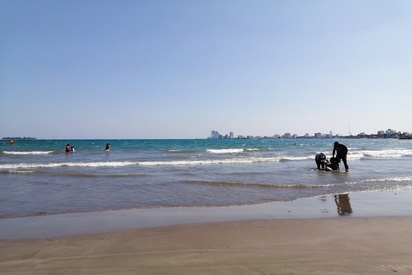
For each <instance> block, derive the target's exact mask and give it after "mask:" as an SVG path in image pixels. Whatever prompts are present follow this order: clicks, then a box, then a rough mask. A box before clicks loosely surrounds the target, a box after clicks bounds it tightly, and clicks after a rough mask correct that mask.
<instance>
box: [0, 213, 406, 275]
mask: <svg viewBox="0 0 412 275" xmlns="http://www.w3.org/2000/svg"><path fill="white" fill-rule="evenodd" d="M0 273H1V274H332V273H333V274H412V218H411V217H391V218H353V217H340V218H326V219H310V220H307V219H301V220H266V221H235V222H219V223H206V224H188V225H177V226H168V227H158V228H152V229H138V230H132V231H127V232H121V233H108V234H94V235H88V236H83V237H79V236H77V237H63V238H56V239H40V240H14V241H0Z"/></svg>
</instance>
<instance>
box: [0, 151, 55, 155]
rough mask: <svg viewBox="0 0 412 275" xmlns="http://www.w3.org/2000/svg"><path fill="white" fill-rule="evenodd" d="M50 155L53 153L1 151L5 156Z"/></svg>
mask: <svg viewBox="0 0 412 275" xmlns="http://www.w3.org/2000/svg"><path fill="white" fill-rule="evenodd" d="M51 153H53V151H27V152H24V151H3V154H5V155H47V154H51Z"/></svg>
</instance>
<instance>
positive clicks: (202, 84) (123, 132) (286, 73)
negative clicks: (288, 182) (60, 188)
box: [0, 0, 412, 138]
mask: <svg viewBox="0 0 412 275" xmlns="http://www.w3.org/2000/svg"><path fill="white" fill-rule="evenodd" d="M411 117H412V1H408V0H385V1H382V0H342V1H340V0H334V1H328V0H325V1H320V0H313V1H308V0H300V1H299V0H293V1H287V0H284V1H277V0H272V1H267V0H257V1H255V0H204V1H193V0H185V1H181V0H147V1H143V0H139V1H138V0H135V1H133V0H111V1H107V0H71V1H55V0H0V137H4V136H33V137H37V138H205V137H207V136H209V135H210V131H211V130H217V131H219V132H221V133H222V134H226V133H229V132H231V131H232V132H234V133H235V135H274V134H283V133H285V132H290V133H296V134H299V135H303V134H305V133H309V134H310V135H313V134H314V133H315V132H322V133H329V131H332V132H333V134H345V135H346V134H348V133H349V128H350V130H351V132H352V134H358V133H360V132H365V133H367V134H372V133H376V131H378V130H387V129H388V128H391V129H395V130H398V131H402V132H405V131H407V132H412V123H411ZM349 125H350V127H349Z"/></svg>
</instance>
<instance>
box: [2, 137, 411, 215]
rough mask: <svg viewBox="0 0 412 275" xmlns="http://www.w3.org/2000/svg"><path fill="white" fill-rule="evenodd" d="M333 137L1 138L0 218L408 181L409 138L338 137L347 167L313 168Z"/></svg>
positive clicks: (233, 201) (403, 186)
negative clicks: (11, 140)
mask: <svg viewBox="0 0 412 275" xmlns="http://www.w3.org/2000/svg"><path fill="white" fill-rule="evenodd" d="M334 141H335V139H223V140H217V139H190V140H16V141H15V145H13V146H12V145H10V144H9V141H7V140H1V141H0V190H1V192H0V218H2V219H5V218H15V217H28V216H39V215H57V214H63V213H81V212H97V211H107V210H120V209H138V208H140V209H142V208H163V207H200V206H202V207H213V206H233V205H254V204H260V203H266V202H276V201H292V200H296V199H299V198H309V197H316V196H321V195H330V194H332V195H333V194H342V193H348V192H351V193H354V192H370V191H389V190H411V189H412V169H411V168H412V140H398V139H339V140H337V141H339V142H340V143H343V144H345V145H346V146H347V147H348V149H349V153H348V164H349V172H348V173H346V172H344V167H343V164H342V163H341V164H340V167H341V171H340V172H326V171H317V170H316V164H315V161H314V157H315V154H316V153H317V152H323V153H325V154H326V156H327V157H328V158H330V157H331V156H332V148H333V143H334ZM106 143H110V145H111V150H110V152H105V151H104V149H105V145H106ZM66 144H70V145H71V146H73V147H74V148H75V152H69V153H66V152H65V146H66Z"/></svg>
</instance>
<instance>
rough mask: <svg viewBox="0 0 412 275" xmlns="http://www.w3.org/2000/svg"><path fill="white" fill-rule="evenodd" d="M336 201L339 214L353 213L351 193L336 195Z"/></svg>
mask: <svg viewBox="0 0 412 275" xmlns="http://www.w3.org/2000/svg"><path fill="white" fill-rule="evenodd" d="M335 203H336V206H337V208H338V214H339V215H341V216H346V215H350V214H352V207H351V206H350V201H349V194H337V195H335Z"/></svg>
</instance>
